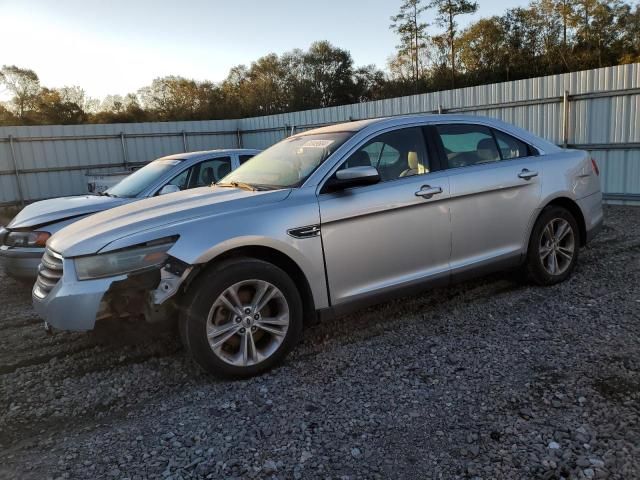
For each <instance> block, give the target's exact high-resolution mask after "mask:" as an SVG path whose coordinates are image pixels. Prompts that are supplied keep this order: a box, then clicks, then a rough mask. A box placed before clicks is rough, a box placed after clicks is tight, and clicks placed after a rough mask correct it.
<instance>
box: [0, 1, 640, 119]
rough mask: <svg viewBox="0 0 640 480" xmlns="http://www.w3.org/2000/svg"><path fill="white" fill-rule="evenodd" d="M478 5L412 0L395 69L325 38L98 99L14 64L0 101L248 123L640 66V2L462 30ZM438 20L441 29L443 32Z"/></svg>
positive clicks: (29, 107)
mask: <svg viewBox="0 0 640 480" xmlns="http://www.w3.org/2000/svg"><path fill="white" fill-rule="evenodd" d="M429 2H430V3H429ZM476 8H477V4H476V3H475V2H473V1H471V0H401V3H400V9H399V12H398V14H397V15H395V16H393V17H391V26H390V27H391V29H392V30H393V31H394V32H396V33H397V34H398V36H399V39H400V43H399V45H398V46H397V50H396V52H395V54H394V55H392V56H391V57H390V59H389V64H388V71H387V72H382V71H381V70H379V69H377V68H376V67H375V66H374V65H367V66H360V67H358V66H356V65H354V61H353V58H352V57H351V54H350V53H349V52H348V51H346V50H344V49H341V48H338V47H336V46H333V45H331V44H330V43H329V42H326V41H320V42H315V43H313V44H312V45H311V46H310V47H309V49H308V50H306V51H303V50H300V49H294V50H291V51H289V52H286V53H284V54H282V55H276V54H269V55H265V56H264V57H261V58H259V59H257V60H256V61H255V62H253V63H251V64H250V65H249V66H246V65H238V66H236V67H233V68H232V69H231V70H230V72H229V74H228V76H227V78H226V79H225V80H223V81H222V82H220V83H212V82H208V81H204V82H202V81H196V80H192V79H188V78H184V77H181V76H168V77H163V78H156V79H155V80H153V81H152V82H151V84H150V85H148V86H146V87H144V88H141V89H140V90H138V91H137V92H135V93H130V94H128V95H125V96H124V97H123V96H120V95H109V96H107V97H106V98H105V99H103V100H102V101H98V100H96V99H91V98H87V97H86V95H85V92H84V91H83V90H82V89H81V88H80V87H63V88H57V89H50V88H46V87H43V86H42V85H41V84H40V80H39V78H38V75H37V74H36V73H35V72H34V71H33V70H29V69H25V68H20V67H17V66H15V65H5V66H3V67H2V69H0V92H4V93H8V94H9V96H10V100H9V101H7V102H5V103H2V102H0V125H35V124H75V123H120V122H146V121H172V120H207V119H225V118H242V117H249V116H256V115H270V114H277V113H284V112H291V111H298V110H306V109H311V108H321V107H331V106H336V105H344V104H351V103H358V102H364V101H369V100H377V99H383V98H390V97H398V96H402V95H408V94H412V93H419V92H428V91H435V90H443V89H448V88H451V86H452V85H455V86H456V87H464V86H471V85H479V84H485V83H493V82H502V81H509V80H517V79H521V78H528V77H536V76H541V75H549V74H555V73H563V72H569V71H576V70H583V69H588V68H596V67H604V66H609V65H616V64H621V63H632V62H640V5H635V6H634V5H631V4H629V3H625V2H624V1H623V0H534V1H533V2H532V3H531V4H529V6H527V7H524V8H512V9H508V10H506V11H505V13H504V14H503V15H500V16H494V17H491V18H483V19H480V20H478V21H476V22H474V23H472V24H471V25H469V26H468V27H467V28H466V29H464V30H462V31H459V29H458V21H457V19H458V18H459V16H460V15H465V14H468V13H471V12H474V11H475V10H476ZM429 12H432V19H433V23H434V24H435V25H436V26H437V27H439V28H440V31H439V32H437V33H436V34H434V35H433V36H429V35H428V32H427V26H428V25H427V23H426V21H424V19H423V17H424V16H426V15H428V14H429Z"/></svg>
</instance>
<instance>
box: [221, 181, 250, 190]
mask: <svg viewBox="0 0 640 480" xmlns="http://www.w3.org/2000/svg"><path fill="white" fill-rule="evenodd" d="M215 185H216V187H234V188H241V189H243V190H251V191H252V192H255V191H257V190H258V188H256V187H255V186H253V185H251V184H250V183H244V182H229V183H216V184H215Z"/></svg>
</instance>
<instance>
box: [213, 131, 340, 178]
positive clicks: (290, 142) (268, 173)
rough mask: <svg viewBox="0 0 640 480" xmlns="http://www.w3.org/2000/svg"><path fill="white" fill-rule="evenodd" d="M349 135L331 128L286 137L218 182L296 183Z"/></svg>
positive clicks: (307, 174)
mask: <svg viewBox="0 0 640 480" xmlns="http://www.w3.org/2000/svg"><path fill="white" fill-rule="evenodd" d="M352 135H353V132H335V133H321V134H311V135H302V136H299V137H290V138H287V139H285V140H283V141H281V142H279V143H277V144H275V145H274V146H273V147H271V148H268V149H267V150H265V151H264V152H262V153H259V154H258V155H256V156H255V157H253V158H252V159H251V160H249V161H248V162H246V163H244V164H242V165H241V166H240V167H239V168H238V169H237V170H234V171H233V172H231V173H230V174H229V175H227V176H226V177H224V178H223V179H222V180H221V181H220V182H219V183H218V185H220V186H224V185H231V184H233V183H236V182H237V183H240V184H249V185H252V186H262V187H271V188H289V187H298V186H300V185H302V184H303V183H304V181H305V180H306V179H307V178H308V177H309V175H311V173H313V171H314V170H315V169H316V168H317V167H318V166H319V165H320V164H321V163H322V162H324V161H325V160H326V159H327V158H329V156H330V155H331V154H332V153H333V152H335V151H336V149H337V148H338V147H339V146H340V145H342V144H343V143H344V142H345V141H346V140H347V139H348V138H349V137H351V136H352Z"/></svg>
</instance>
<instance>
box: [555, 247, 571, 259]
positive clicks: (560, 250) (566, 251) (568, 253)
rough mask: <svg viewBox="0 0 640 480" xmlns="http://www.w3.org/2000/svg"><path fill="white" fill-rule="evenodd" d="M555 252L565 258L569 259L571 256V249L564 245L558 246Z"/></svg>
mask: <svg viewBox="0 0 640 480" xmlns="http://www.w3.org/2000/svg"><path fill="white" fill-rule="evenodd" d="M557 253H559V254H560V255H562V256H563V257H564V258H566V259H567V260H571V259H572V258H573V249H569V248H565V247H559V248H558V250H557Z"/></svg>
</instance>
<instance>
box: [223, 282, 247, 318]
mask: <svg viewBox="0 0 640 480" xmlns="http://www.w3.org/2000/svg"><path fill="white" fill-rule="evenodd" d="M227 292H229V295H230V296H231V300H232V301H233V304H234V305H235V306H236V308H237V309H238V311H239V312H242V305H243V304H242V302H241V301H240V297H238V290H237V287H236V286H235V285H232V286H230V287H229V288H227ZM225 293H226V292H225Z"/></svg>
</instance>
